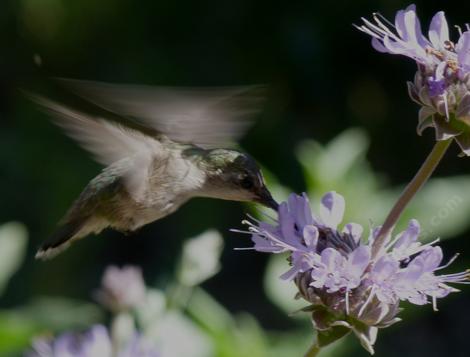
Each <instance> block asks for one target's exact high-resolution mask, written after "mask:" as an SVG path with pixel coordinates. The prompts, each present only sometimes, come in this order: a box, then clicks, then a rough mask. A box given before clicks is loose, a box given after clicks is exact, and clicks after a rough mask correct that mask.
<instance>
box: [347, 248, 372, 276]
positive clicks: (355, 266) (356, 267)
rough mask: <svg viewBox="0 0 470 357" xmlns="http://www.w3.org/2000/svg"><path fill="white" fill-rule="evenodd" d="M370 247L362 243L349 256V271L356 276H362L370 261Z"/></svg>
mask: <svg viewBox="0 0 470 357" xmlns="http://www.w3.org/2000/svg"><path fill="white" fill-rule="evenodd" d="M370 254H371V253H370V248H369V247H368V246H366V245H361V246H359V247H358V248H356V249H355V250H354V251H353V252H352V253H351V254H350V255H349V258H348V267H349V269H348V271H349V272H350V273H352V274H353V275H356V276H361V275H362V273H364V270H365V269H366V268H367V266H368V265H369V262H370Z"/></svg>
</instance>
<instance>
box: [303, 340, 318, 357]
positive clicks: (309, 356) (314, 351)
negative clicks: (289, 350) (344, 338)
mask: <svg viewBox="0 0 470 357" xmlns="http://www.w3.org/2000/svg"><path fill="white" fill-rule="evenodd" d="M320 350H321V347H320V346H318V343H317V342H315V343H314V344H313V345H312V346H311V347H310V348H309V349H308V351H307V353H306V354H305V357H315V356H318V354H319V353H320Z"/></svg>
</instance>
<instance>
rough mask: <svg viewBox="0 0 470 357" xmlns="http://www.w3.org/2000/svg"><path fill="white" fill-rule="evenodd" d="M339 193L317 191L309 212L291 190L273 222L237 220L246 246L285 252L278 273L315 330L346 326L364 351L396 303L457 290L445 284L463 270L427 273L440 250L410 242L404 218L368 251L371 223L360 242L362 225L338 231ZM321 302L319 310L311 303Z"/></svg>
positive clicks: (462, 277) (414, 236)
mask: <svg viewBox="0 0 470 357" xmlns="http://www.w3.org/2000/svg"><path fill="white" fill-rule="evenodd" d="M344 209H345V202H344V198H343V197H342V196H341V195H339V194H337V193H336V192H329V193H327V194H326V195H325V196H323V198H322V200H321V206H320V210H319V212H320V214H319V216H318V217H317V216H315V215H314V214H312V212H311V210H310V205H309V202H308V198H307V197H306V195H305V194H304V195H302V196H298V195H296V194H291V195H290V196H289V199H288V201H287V202H283V203H281V204H280V206H279V212H278V216H279V217H278V221H277V222H274V223H273V224H267V223H264V222H259V221H255V222H245V223H247V224H248V225H249V232H250V233H252V240H253V242H254V244H255V245H254V249H255V250H258V251H261V252H271V253H282V252H288V253H289V254H290V256H289V261H290V263H291V268H290V269H289V270H288V271H287V272H286V273H285V274H283V275H282V276H281V277H282V278H283V279H294V281H295V283H296V284H297V287H298V288H299V296H301V297H303V298H304V299H306V300H307V301H309V302H310V303H312V306H311V310H312V311H313V313H312V318H313V322H314V324H315V326H316V327H317V329H318V330H319V331H328V330H330V329H332V328H334V327H337V326H342V327H343V328H344V327H347V328H349V329H351V330H352V331H353V332H354V333H355V334H356V335H357V336H358V337H359V338H360V340H361V342H362V344H363V345H364V347H366V349H367V350H368V351H369V352H371V353H372V352H373V348H372V346H373V343H374V341H375V336H376V335H377V328H381V327H387V326H389V325H391V324H393V323H395V322H397V321H399V319H398V318H397V317H396V315H397V314H398V312H399V302H400V301H409V302H410V303H412V304H416V305H423V304H427V303H429V302H432V304H433V307H434V309H436V300H437V299H438V298H442V297H445V296H447V295H448V294H449V293H451V292H455V291H458V290H456V289H455V288H453V287H451V286H449V285H448V284H449V283H467V282H468V280H469V272H468V271H466V272H462V273H457V274H450V275H436V274H435V273H436V272H437V271H438V270H440V269H442V268H445V267H447V266H448V265H449V264H450V263H451V262H452V260H451V261H450V262H449V263H448V264H446V265H441V263H442V259H443V254H442V250H441V248H439V247H437V246H433V244H434V243H435V242H432V243H429V244H421V243H420V242H419V241H418V237H419V233H420V226H419V223H418V222H417V221H416V220H411V221H410V223H409V225H408V227H407V229H406V230H405V231H404V232H401V233H400V234H398V235H397V236H396V237H395V238H394V239H392V240H391V241H389V242H388V243H387V245H386V246H385V248H384V249H382V251H380V252H379V254H378V256H377V257H376V258H374V259H372V257H371V249H372V247H373V244H374V238H375V235H376V234H377V231H378V229H374V230H372V231H371V233H370V235H369V238H368V240H367V242H361V237H362V231H363V230H362V227H361V226H360V225H358V224H356V223H348V224H346V225H345V226H344V228H343V229H342V230H341V231H339V230H338V225H339V223H340V222H341V221H342V219H343V214H344ZM319 308H321V309H322V310H321V313H319V312H318V309H319Z"/></svg>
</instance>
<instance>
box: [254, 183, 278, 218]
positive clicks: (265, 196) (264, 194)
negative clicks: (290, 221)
mask: <svg viewBox="0 0 470 357" xmlns="http://www.w3.org/2000/svg"><path fill="white" fill-rule="evenodd" d="M256 201H257V202H258V203H261V204H262V205H263V206H266V207H269V208H272V209H273V210H274V211H276V212H277V209H278V207H279V203H277V202H276V201H275V200H274V198H273V196H272V195H271V192H269V190H268V189H267V188H266V187H264V186H263V188H262V189H261V191H260V192H259V193H258V199H257V200H256Z"/></svg>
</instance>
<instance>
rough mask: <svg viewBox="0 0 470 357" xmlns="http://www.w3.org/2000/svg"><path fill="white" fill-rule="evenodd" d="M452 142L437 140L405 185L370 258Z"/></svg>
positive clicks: (379, 247)
mask: <svg viewBox="0 0 470 357" xmlns="http://www.w3.org/2000/svg"><path fill="white" fill-rule="evenodd" d="M451 142H452V138H451V139H448V140H442V141H437V142H436V144H435V145H434V147H433V149H432V151H431V153H430V154H429V155H428V157H427V158H426V160H425V161H424V163H423V165H422V166H421V167H420V169H419V170H418V172H417V173H416V175H415V176H414V177H413V179H412V180H411V182H410V183H409V184H408V185H407V186H406V188H405V190H404V191H403V192H402V194H401V196H400V198H399V199H398V201H397V202H396V203H395V205H394V206H393V208H392V210H391V211H390V213H389V214H388V216H387V218H386V219H385V222H384V224H383V225H382V228H381V229H380V231H379V233H378V235H377V238H376V239H375V241H374V243H373V246H372V258H375V257H376V256H377V254H378V253H379V252H380V251H381V249H382V248H383V246H384V245H385V243H386V241H387V238H388V237H389V235H390V232H391V231H392V229H393V227H394V226H395V224H396V223H397V221H398V219H399V218H400V216H401V214H402V213H403V210H404V209H405V207H406V206H407V205H408V203H410V201H411V199H412V198H413V197H414V195H415V194H416V193H417V192H418V191H419V190H420V189H421V187H423V185H424V184H425V183H426V181H427V180H428V179H429V177H430V176H431V175H432V173H433V172H434V170H435V169H436V167H437V165H438V164H439V162H440V161H441V159H442V158H443V156H444V154H445V153H446V151H447V149H448V148H449V146H450V144H451Z"/></svg>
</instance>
